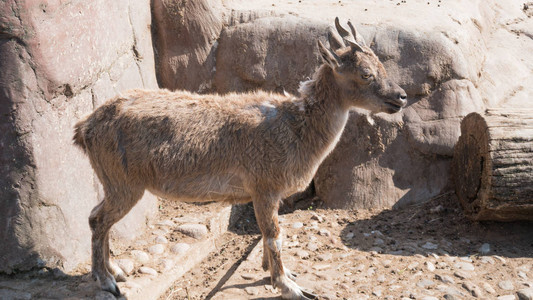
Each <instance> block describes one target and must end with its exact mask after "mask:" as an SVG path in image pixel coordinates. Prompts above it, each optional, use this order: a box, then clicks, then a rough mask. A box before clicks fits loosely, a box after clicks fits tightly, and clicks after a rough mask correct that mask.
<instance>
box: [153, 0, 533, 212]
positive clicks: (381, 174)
mask: <svg viewBox="0 0 533 300" xmlns="http://www.w3.org/2000/svg"><path fill="white" fill-rule="evenodd" d="M158 1H161V2H162V3H165V2H167V1H166V0H157V1H156V3H157V2H158ZM177 3H181V5H182V6H181V8H180V9H178V10H177V11H178V13H175V11H174V9H173V8H172V7H171V6H169V5H168V4H167V5H166V6H164V5H163V6H161V5H160V6H158V7H159V8H160V9H162V11H159V12H157V13H156V14H155V19H154V22H155V23H156V24H157V26H156V28H157V36H158V47H156V48H157V49H158V52H159V56H158V57H157V58H156V65H157V66H158V76H159V78H169V80H165V81H161V84H162V86H164V87H167V88H170V89H176V88H187V89H190V90H193V91H199V92H219V93H227V92H231V91H250V90H254V89H266V90H271V91H276V92H282V91H283V90H285V91H288V92H291V93H297V88H298V85H299V82H300V81H303V80H305V79H306V78H307V77H309V76H311V75H312V73H313V71H314V70H315V68H316V67H317V66H318V65H319V64H320V59H319V55H318V51H317V48H316V40H317V39H322V40H323V41H324V40H325V35H326V28H327V27H328V26H330V25H331V24H332V22H333V20H334V18H335V16H339V17H340V18H341V20H347V19H351V20H352V21H353V22H354V23H355V24H356V26H357V27H358V29H359V31H360V32H361V34H362V35H363V36H364V38H365V39H366V41H367V43H368V44H370V46H371V48H373V49H374V51H375V52H376V54H377V55H378V56H379V57H380V59H381V61H382V62H383V63H384V65H385V68H386V69H387V71H388V73H389V76H390V77H392V78H393V79H394V80H395V81H397V82H398V83H399V84H400V85H401V86H402V87H403V88H404V89H405V90H406V92H407V93H408V98H409V105H408V107H407V108H406V109H405V110H404V111H403V112H402V113H401V114H396V115H383V114H377V115H375V116H368V115H367V113H365V112H362V111H357V112H354V113H352V116H351V118H350V120H349V121H348V125H347V127H346V129H345V132H344V134H343V137H342V138H341V140H340V143H339V145H338V147H337V148H336V149H335V150H334V151H333V152H332V153H331V154H330V156H329V157H328V158H327V159H326V160H325V161H324V163H323V164H322V165H321V167H320V168H319V170H318V172H317V175H316V177H315V187H316V193H317V194H318V195H319V196H320V197H321V198H322V200H324V202H325V203H326V204H327V205H328V206H330V207H336V208H361V207H366V208H386V207H392V206H394V207H401V206H402V205H407V204H412V203H419V202H422V201H427V200H429V199H431V198H432V197H434V196H437V195H439V194H440V193H442V192H444V191H446V190H447V188H449V182H450V181H449V167H450V162H451V157H452V154H453V147H454V145H455V143H456V142H457V139H458V137H459V134H460V130H459V124H460V120H461V119H462V117H464V116H465V115H466V114H468V113H470V112H473V111H477V112H479V111H482V110H484V109H485V108H486V107H487V106H501V105H512V106H519V105H524V103H523V102H524V101H523V100H521V99H527V97H531V89H528V88H527V86H528V84H529V85H531V80H533V79H532V77H531V76H530V75H531V72H532V69H533V58H532V57H531V56H528V55H527V53H531V50H533V49H532V48H533V43H532V41H531V39H530V38H528V36H531V29H530V28H533V26H531V22H532V21H531V18H528V14H531V12H530V11H529V10H528V8H527V7H526V6H524V7H522V6H521V5H507V4H501V3H499V2H498V1H489V2H487V1H480V0H477V1H470V2H468V3H464V1H459V0H454V1H445V2H435V1H433V2H430V3H427V2H416V3H413V2H408V3H401V2H388V1H377V0H363V1H350V2H346V1H342V2H340V1H339V2H316V1H293V2H287V3H275V4H272V1H266V0H258V1H253V2H250V1H243V0H232V1H224V3H223V5H222V2H221V1H220V0H202V1H200V2H199V3H201V5H197V6H193V4H191V3H190V2H187V1H177ZM199 9H200V10H201V13H200V14H197V15H194V17H191V16H189V17H188V18H189V19H188V21H187V20H186V18H187V17H186V16H187V12H193V11H198V10H199ZM173 15H174V17H172V16H173ZM175 16H178V17H175ZM169 18H171V19H169ZM173 20H179V22H175V21H173ZM184 20H185V21H184ZM185 33H186V34H185ZM206 33H207V34H206ZM202 35H205V37H204V39H203V40H198V36H202ZM164 37H167V38H164ZM191 37H196V38H195V39H196V40H193V39H192V38H191ZM163 40H164V41H165V43H166V44H165V43H163ZM191 41H192V42H191ZM174 49H179V51H176V50H174ZM199 53H200V54H201V55H199ZM169 69H171V71H167V70H169ZM199 76H201V78H200V77H199Z"/></svg>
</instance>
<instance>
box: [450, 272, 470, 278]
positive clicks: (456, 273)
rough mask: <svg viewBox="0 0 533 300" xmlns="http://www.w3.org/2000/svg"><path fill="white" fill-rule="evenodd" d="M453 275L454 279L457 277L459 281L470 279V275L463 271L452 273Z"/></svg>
mask: <svg viewBox="0 0 533 300" xmlns="http://www.w3.org/2000/svg"><path fill="white" fill-rule="evenodd" d="M453 275H455V277H458V278H460V279H468V278H470V277H472V275H470V274H468V273H466V272H463V271H455V272H454V273H453Z"/></svg>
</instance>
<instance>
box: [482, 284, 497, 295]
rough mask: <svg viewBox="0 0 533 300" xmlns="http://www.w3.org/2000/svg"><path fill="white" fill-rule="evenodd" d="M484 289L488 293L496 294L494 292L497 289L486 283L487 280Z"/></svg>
mask: <svg viewBox="0 0 533 300" xmlns="http://www.w3.org/2000/svg"><path fill="white" fill-rule="evenodd" d="M483 289H484V290H485V291H486V292H487V293H489V294H494V293H496V291H495V290H494V288H493V287H492V286H491V285H490V284H488V283H486V282H483Z"/></svg>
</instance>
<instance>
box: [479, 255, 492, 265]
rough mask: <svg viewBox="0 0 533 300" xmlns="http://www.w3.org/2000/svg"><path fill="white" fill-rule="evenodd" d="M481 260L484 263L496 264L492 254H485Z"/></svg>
mask: <svg viewBox="0 0 533 300" xmlns="http://www.w3.org/2000/svg"><path fill="white" fill-rule="evenodd" d="M480 261H481V262H482V263H484V264H491V265H493V264H494V259H492V257H490V256H483V257H482V258H481V260H480Z"/></svg>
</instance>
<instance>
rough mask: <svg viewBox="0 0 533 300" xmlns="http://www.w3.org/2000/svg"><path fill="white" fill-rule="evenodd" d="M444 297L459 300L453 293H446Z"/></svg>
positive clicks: (447, 299) (449, 299)
mask: <svg viewBox="0 0 533 300" xmlns="http://www.w3.org/2000/svg"><path fill="white" fill-rule="evenodd" d="M443 298H444V299H446V300H459V298H458V297H455V296H454V295H453V294H444V296H443Z"/></svg>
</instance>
